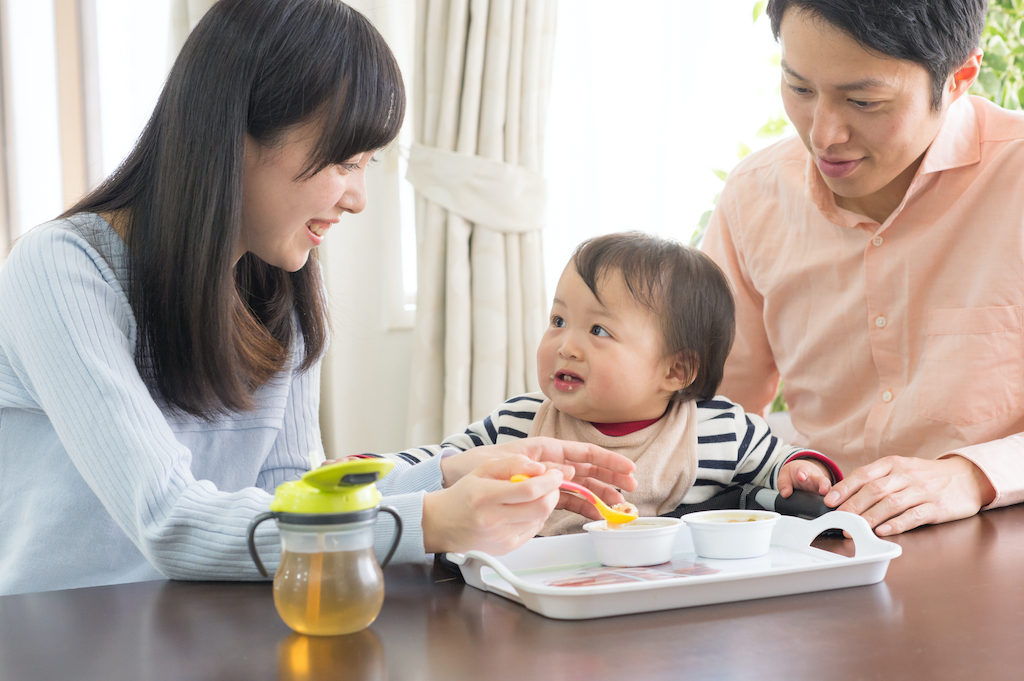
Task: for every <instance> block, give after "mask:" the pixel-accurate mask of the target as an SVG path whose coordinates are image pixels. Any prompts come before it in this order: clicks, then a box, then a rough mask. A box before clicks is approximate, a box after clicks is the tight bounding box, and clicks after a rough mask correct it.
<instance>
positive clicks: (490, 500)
mask: <svg viewBox="0 0 1024 681" xmlns="http://www.w3.org/2000/svg"><path fill="white" fill-rule="evenodd" d="M452 464H454V467H450V468H449V470H448V471H447V472H446V471H445V468H446V466H452ZM471 466H472V468H471V470H470V472H468V473H463V474H462V475H461V476H459V477H457V478H456V475H457V474H458V473H461V472H462V467H465V468H470V467H471ZM441 468H442V473H443V474H444V476H445V483H446V485H448V484H450V486H449V487H446V489H443V490H440V491H438V492H431V493H430V494H428V495H426V497H425V498H424V500H423V544H424V547H425V548H426V550H427V551H428V552H432V553H437V552H439V551H460V552H461V551H468V550H470V549H478V550H481V551H487V552H488V553H490V554H492V555H502V554H505V553H508V552H509V551H511V550H512V549H514V548H516V547H518V546H520V545H522V544H523V543H524V542H526V540H528V539H530V538H531V537H533V536H535V535H536V534H537V532H539V531H540V528H541V527H542V526H543V525H544V521H545V520H547V517H548V516H549V515H550V514H551V511H552V510H554V509H555V508H565V509H567V510H570V511H574V512H576V513H580V514H582V515H585V516H587V517H589V518H594V519H598V518H599V517H600V516H599V515H598V514H597V511H596V509H594V507H593V506H592V505H591V504H589V503H587V502H585V501H583V500H582V499H580V498H579V497H576V496H573V495H571V494H565V493H562V494H560V493H559V489H558V486H559V485H560V484H561V482H562V480H568V479H570V478H574V479H575V481H576V482H578V483H580V484H585V485H586V486H587V487H588V488H590V489H592V490H593V491H594V493H595V494H597V495H598V496H600V497H601V498H602V499H604V500H605V501H606V502H607V503H609V504H616V503H619V502H621V501H623V498H622V494H620V493H619V491H618V490H617V489H616V487H618V488H621V489H624V490H626V491H627V492H629V491H632V490H634V489H636V486H637V482H636V479H635V478H634V477H633V471H634V470H636V464H634V463H633V462H632V461H630V460H629V459H627V458H626V457H624V456H622V455H621V454H616V453H615V452H610V451H608V450H607V449H602V448H601V447H598V446H597V445H592V444H587V443H583V442H569V441H564V440H555V439H552V438H527V439H524V440H517V441H515V442H509V443H506V444H501V445H492V446H489V447H476V448H474V449H471V450H468V451H466V452H463V453H461V454H456V455H454V456H450V457H448V458H446V459H443V460H442V461H441ZM516 474H522V475H526V476H529V477H530V479H529V480H525V481H523V482H510V481H509V480H510V478H511V477H512V476H513V475H516ZM450 478H455V480H454V482H453V483H449V482H448V480H449V479H450Z"/></svg>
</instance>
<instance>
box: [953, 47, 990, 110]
mask: <svg viewBox="0 0 1024 681" xmlns="http://www.w3.org/2000/svg"><path fill="white" fill-rule="evenodd" d="M983 55H984V53H983V52H982V51H981V48H980V47H975V48H974V49H973V50H971V55H970V56H969V57H967V61H965V62H964V63H963V64H961V65H960V68H958V69H957V70H956V71H954V72H953V77H952V82H951V83H949V85H947V89H948V91H949V94H950V98H949V102H950V104H952V103H953V102H955V101H956V100H958V99H960V98H961V97H962V96H963V95H965V94H967V91H968V90H969V89H970V88H971V85H973V84H974V81H976V80H977V79H978V74H979V73H981V58H982V56H983Z"/></svg>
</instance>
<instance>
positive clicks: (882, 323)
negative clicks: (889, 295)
mask: <svg viewBox="0 0 1024 681" xmlns="http://www.w3.org/2000/svg"><path fill="white" fill-rule="evenodd" d="M887 323H888V322H886V321H885V317H875V326H877V327H878V328H880V329H884V328H885V325H886V324H887Z"/></svg>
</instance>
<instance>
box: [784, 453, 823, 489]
mask: <svg viewBox="0 0 1024 681" xmlns="http://www.w3.org/2000/svg"><path fill="white" fill-rule="evenodd" d="M778 487H779V494H781V495H782V496H783V498H788V497H789V495H791V494H792V493H793V490H794V489H801V490H804V491H805V492H814V493H815V494H820V495H822V496H824V495H825V493H826V492H828V491H829V490H830V489H832V473H831V472H829V470H828V468H827V467H826V466H825V464H823V463H821V462H820V461H815V460H814V459H794V460H792V461H790V462H789V463H787V464H785V465H784V466H783V467H782V469H781V470H780V471H779V480H778Z"/></svg>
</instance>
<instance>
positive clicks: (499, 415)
mask: <svg viewBox="0 0 1024 681" xmlns="http://www.w3.org/2000/svg"><path fill="white" fill-rule="evenodd" d="M543 401H544V395H543V394H542V393H529V394H526V395H519V396H517V397H513V398H511V399H509V400H506V401H505V402H504V403H502V404H501V405H499V406H498V408H496V409H495V410H494V411H492V412H491V413H490V414H489V415H488V416H487V417H485V418H484V419H482V420H480V421H477V422H475V423H472V424H470V426H469V427H468V428H466V430H464V431H463V432H461V433H457V434H455V435H452V436H451V437H448V438H445V440H444V441H443V442H441V443H440V444H436V445H423V446H420V447H413V448H411V449H406V450H404V451H401V452H397V453H395V454H380V455H378V456H383V457H386V458H390V459H395V460H396V461H399V462H402V463H405V464H416V463H420V462H423V461H426V460H428V459H432V458H434V457H436V456H437V455H438V454H440V453H441V451H442V450H444V449H448V448H451V449H456V450H458V451H460V452H464V451H466V450H467V449H473V448H474V447H486V446H488V445H496V444H503V443H505V442H513V441H515V440H521V439H523V438H525V437H527V436H528V435H529V434H530V428H531V427H532V426H533V418H534V417H535V416H536V415H537V409H539V408H540V405H541V403H542V402H543Z"/></svg>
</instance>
